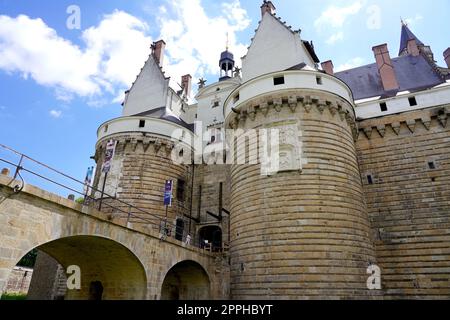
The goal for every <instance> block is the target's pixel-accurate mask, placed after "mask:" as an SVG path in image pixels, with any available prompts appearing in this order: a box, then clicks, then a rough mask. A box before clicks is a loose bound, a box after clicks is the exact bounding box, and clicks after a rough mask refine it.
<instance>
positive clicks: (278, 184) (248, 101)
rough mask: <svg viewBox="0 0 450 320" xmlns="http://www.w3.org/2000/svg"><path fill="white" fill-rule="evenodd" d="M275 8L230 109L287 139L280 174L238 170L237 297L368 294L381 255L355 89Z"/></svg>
mask: <svg viewBox="0 0 450 320" xmlns="http://www.w3.org/2000/svg"><path fill="white" fill-rule="evenodd" d="M270 4H271V3H270ZM264 5H266V6H267V5H269V4H268V2H265V3H264ZM269 8H272V9H271V10H262V14H263V16H262V20H261V22H260V25H259V28H258V30H257V31H256V35H255V37H254V39H253V41H252V44H251V46H250V48H249V51H248V54H247V55H246V56H245V57H244V58H243V65H242V73H243V81H244V84H242V85H241V86H239V87H237V88H236V89H235V90H234V91H233V92H232V93H231V94H230V96H229V97H228V99H227V100H226V101H225V105H224V111H225V117H226V121H225V126H226V128H231V129H234V130H237V129H240V130H241V131H240V132H241V133H242V134H245V135H247V136H250V135H249V134H248V131H247V130H251V129H256V130H259V129H276V130H279V141H280V145H279V169H278V170H277V171H276V172H266V173H264V170H262V164H261V163H260V162H259V163H258V164H246V165H239V164H234V165H233V166H232V169H231V212H232V215H231V226H230V228H231V232H230V233H231V248H230V254H231V295H232V298H233V299H273V298H277V299H281V298H286V299H302V298H307V299H314V298H316V299H317V298H367V297H368V290H367V285H366V283H367V278H368V275H367V274H366V271H367V267H368V265H370V264H372V263H375V253H374V247H373V244H372V241H371V236H370V233H371V231H370V225H369V220H368V216H367V209H366V205H365V200H364V194H363V189H362V182H361V176H360V172H359V168H358V162H357V156H356V148H355V139H356V138H357V134H358V131H357V129H356V123H355V120H356V119H355V112H354V106H353V97H352V92H351V90H350V89H349V87H348V86H347V85H346V84H345V83H344V82H342V81H340V80H339V79H337V78H335V77H333V76H331V75H327V74H326V73H324V72H323V71H319V70H318V69H317V66H316V64H317V63H318V62H319V60H318V59H317V57H316V55H315V53H314V49H313V46H312V44H311V43H309V42H307V41H302V40H301V38H300V35H299V32H297V31H292V30H291V29H290V28H289V27H287V26H286V25H285V24H284V23H282V22H281V21H280V20H279V18H277V17H276V16H275V13H274V12H273V10H274V6H273V5H269ZM268 57H270V59H269V58H268ZM263 62H264V63H263ZM243 146H244V147H245V149H247V159H249V156H248V154H251V152H252V150H253V151H256V152H257V154H260V153H261V139H260V141H259V150H256V149H257V148H258V144H257V143H252V142H249V143H247V144H244V145H243ZM243 146H242V145H239V144H238V147H237V149H238V150H241V151H242V149H243V148H244V147H243Z"/></svg>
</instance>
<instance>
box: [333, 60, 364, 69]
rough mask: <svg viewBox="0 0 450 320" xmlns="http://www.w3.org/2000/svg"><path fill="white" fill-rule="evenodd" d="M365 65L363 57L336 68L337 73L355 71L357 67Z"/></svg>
mask: <svg viewBox="0 0 450 320" xmlns="http://www.w3.org/2000/svg"><path fill="white" fill-rule="evenodd" d="M363 64H364V59H363V58H361V57H356V58H353V59H350V60H349V61H347V62H345V63H343V64H341V65H339V66H338V67H337V68H335V72H339V71H344V70H349V69H353V68H356V67H360V66H362V65H363Z"/></svg>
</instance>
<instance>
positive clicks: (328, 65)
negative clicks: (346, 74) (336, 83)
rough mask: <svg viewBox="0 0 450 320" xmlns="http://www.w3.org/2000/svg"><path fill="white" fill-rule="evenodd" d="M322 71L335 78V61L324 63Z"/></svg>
mask: <svg viewBox="0 0 450 320" xmlns="http://www.w3.org/2000/svg"><path fill="white" fill-rule="evenodd" d="M321 65H322V70H323V71H325V72H326V73H327V74H329V75H331V76H334V66H333V61H331V60H328V61H325V62H322V64H321Z"/></svg>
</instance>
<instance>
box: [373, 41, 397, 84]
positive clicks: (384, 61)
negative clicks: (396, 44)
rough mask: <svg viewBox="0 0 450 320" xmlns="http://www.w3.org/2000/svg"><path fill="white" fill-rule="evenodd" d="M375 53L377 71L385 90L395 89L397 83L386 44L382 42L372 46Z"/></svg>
mask: <svg viewBox="0 0 450 320" xmlns="http://www.w3.org/2000/svg"><path fill="white" fill-rule="evenodd" d="M372 50H373V53H374V55H375V60H376V62H377V65H378V72H379V74H380V77H381V82H382V83H383V88H384V90H385V91H391V90H397V89H398V88H399V87H400V86H399V85H398V81H397V76H396V75H395V70H394V66H393V64H392V61H391V56H390V55H389V50H388V47H387V44H382V45H379V46H375V47H373V48H372Z"/></svg>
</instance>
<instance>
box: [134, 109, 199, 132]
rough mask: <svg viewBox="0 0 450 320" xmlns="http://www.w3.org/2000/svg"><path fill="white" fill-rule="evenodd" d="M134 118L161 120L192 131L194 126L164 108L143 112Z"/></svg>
mask: <svg viewBox="0 0 450 320" xmlns="http://www.w3.org/2000/svg"><path fill="white" fill-rule="evenodd" d="M134 116H135V117H149V118H155V119H161V120H166V121H169V122H172V123H175V124H178V125H180V126H182V127H184V128H186V129H188V130H191V131H192V132H193V131H194V124H187V123H186V122H184V121H183V120H181V119H180V118H178V117H177V116H176V115H175V114H173V113H172V112H170V110H167V108H166V107H160V108H157V109H153V110H149V111H145V112H142V113H138V114H136V115H134Z"/></svg>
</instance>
